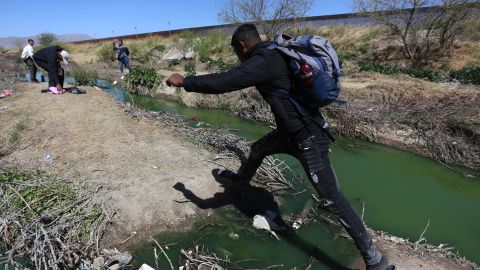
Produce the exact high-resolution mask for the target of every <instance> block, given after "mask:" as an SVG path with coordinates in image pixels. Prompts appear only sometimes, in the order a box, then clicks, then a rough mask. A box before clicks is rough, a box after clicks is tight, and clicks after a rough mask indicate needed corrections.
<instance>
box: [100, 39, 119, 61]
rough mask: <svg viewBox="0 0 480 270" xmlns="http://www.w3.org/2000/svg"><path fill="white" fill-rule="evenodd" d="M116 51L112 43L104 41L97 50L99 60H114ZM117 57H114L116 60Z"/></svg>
mask: <svg viewBox="0 0 480 270" xmlns="http://www.w3.org/2000/svg"><path fill="white" fill-rule="evenodd" d="M114 53H115V52H113V46H112V44H111V43H104V44H102V45H101V46H100V47H99V48H98V50H97V58H98V61H100V62H111V61H112V55H113V54H114ZM115 55H116V54H115ZM115 59H116V57H115V58H114V60H115Z"/></svg>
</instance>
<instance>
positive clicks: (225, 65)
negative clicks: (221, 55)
mask: <svg viewBox="0 0 480 270" xmlns="http://www.w3.org/2000/svg"><path fill="white" fill-rule="evenodd" d="M205 63H207V65H206V68H207V69H212V68H216V69H218V71H220V72H225V71H229V70H230V69H232V68H235V67H238V66H239V65H240V63H238V62H225V61H223V60H221V59H219V60H213V59H208V60H206V61H205Z"/></svg>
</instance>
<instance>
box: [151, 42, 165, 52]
mask: <svg viewBox="0 0 480 270" xmlns="http://www.w3.org/2000/svg"><path fill="white" fill-rule="evenodd" d="M153 49H154V50H156V51H157V52H161V53H163V52H164V51H165V50H166V49H167V47H165V45H163V44H159V45H157V46H155V47H153Z"/></svg>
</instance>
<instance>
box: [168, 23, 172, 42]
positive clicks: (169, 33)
mask: <svg viewBox="0 0 480 270" xmlns="http://www.w3.org/2000/svg"><path fill="white" fill-rule="evenodd" d="M171 34H172V29H171V28H170V21H168V38H170V36H171Z"/></svg>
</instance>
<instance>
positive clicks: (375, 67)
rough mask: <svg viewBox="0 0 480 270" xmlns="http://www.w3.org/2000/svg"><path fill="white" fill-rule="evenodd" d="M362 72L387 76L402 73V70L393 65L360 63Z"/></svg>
mask: <svg viewBox="0 0 480 270" xmlns="http://www.w3.org/2000/svg"><path fill="white" fill-rule="evenodd" d="M359 66H360V71H373V72H378V73H381V74H385V75H393V74H399V73H402V68H400V67H397V66H393V65H382V64H378V63H371V62H360V63H359Z"/></svg>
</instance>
